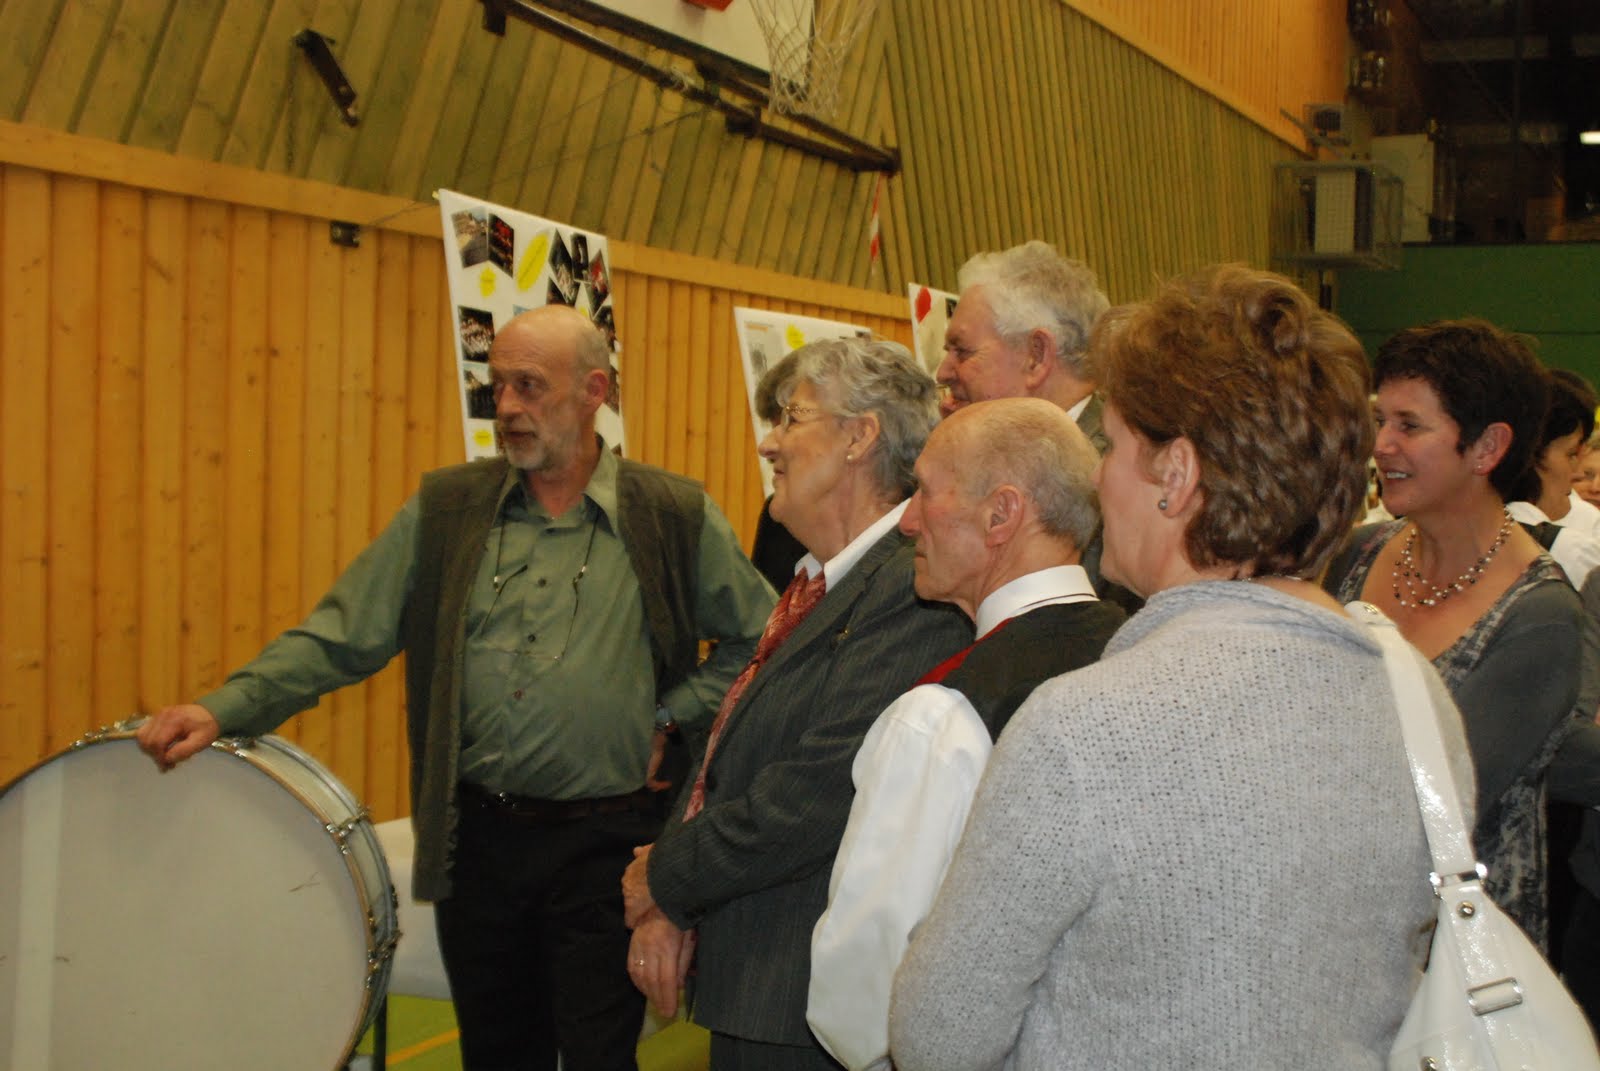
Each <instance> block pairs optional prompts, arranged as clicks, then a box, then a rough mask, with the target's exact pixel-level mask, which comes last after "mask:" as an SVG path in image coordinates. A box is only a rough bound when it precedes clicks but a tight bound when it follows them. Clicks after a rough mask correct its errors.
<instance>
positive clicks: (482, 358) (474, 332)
mask: <svg viewBox="0 0 1600 1071" xmlns="http://www.w3.org/2000/svg"><path fill="white" fill-rule="evenodd" d="M460 312H461V356H462V359H463V360H468V361H479V362H482V363H484V364H488V363H489V347H490V346H492V345H494V314H493V313H491V312H489V311H488V310H487V309H473V308H468V307H467V306H466V305H462V306H461V308H460Z"/></svg>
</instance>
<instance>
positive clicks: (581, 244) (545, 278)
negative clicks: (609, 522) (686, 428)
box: [439, 190, 623, 461]
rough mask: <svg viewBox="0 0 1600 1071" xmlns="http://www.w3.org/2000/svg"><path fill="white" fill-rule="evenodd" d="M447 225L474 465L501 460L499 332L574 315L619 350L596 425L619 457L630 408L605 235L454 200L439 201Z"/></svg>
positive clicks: (444, 194) (444, 193)
mask: <svg viewBox="0 0 1600 1071" xmlns="http://www.w3.org/2000/svg"><path fill="white" fill-rule="evenodd" d="M439 211H440V213H441V214H442V215H443V217H444V236H445V240H444V264H445V275H446V277H447V278H448V279H449V281H450V321H451V323H452V324H453V325H454V329H453V330H452V331H451V334H452V336H454V338H455V340H456V372H457V374H458V375H459V376H460V377H461V379H460V382H461V418H462V419H461V423H462V427H463V428H464V429H465V431H466V446H467V459H468V460H469V461H470V460H472V459H474V458H480V457H492V456H493V455H494V454H496V453H498V452H499V444H498V443H497V442H496V441H495V434H494V396H493V395H492V394H491V393H490V390H489V346H490V345H491V344H492V343H493V342H494V336H495V332H496V331H497V330H499V328H500V327H501V326H502V325H504V324H505V322H506V321H507V320H509V319H511V318H512V317H513V316H515V315H517V314H518V313H520V312H525V311H527V310H528V309H532V308H537V307H538V306H540V305H551V304H561V305H569V306H571V307H573V308H575V309H577V310H578V311H579V312H581V313H583V314H584V315H585V316H587V317H589V319H590V320H592V321H594V324H595V326H596V327H598V328H600V330H601V331H603V332H604V333H605V335H606V337H607V338H609V339H610V340H611V390H610V391H609V392H608V393H607V395H606V404H605V405H604V406H602V407H601V409H600V412H599V413H598V414H597V415H596V417H595V427H596V429H597V430H598V431H599V432H600V437H601V438H602V439H604V440H605V441H606V445H607V446H608V447H610V448H612V449H614V450H616V451H618V452H619V453H620V452H621V451H622V449H623V443H622V408H621V397H620V394H619V392H618V386H617V383H618V379H617V355H618V354H619V353H620V352H621V345H620V344H619V343H618V341H617V328H616V318H615V314H614V313H613V311H612V301H611V267H610V262H609V259H608V257H607V255H606V240H605V237H604V236H603V235H599V234H594V233H592V232H589V231H580V230H578V229H576V228H574V227H569V226H567V225H566V224H564V223H556V222H553V221H551V220H548V219H542V218H540V217H539V216H530V215H528V213H526V212H518V211H517V210H516V209H513V208H504V207H502V206H500V205H496V204H490V203H489V202H488V201H480V200H477V199H476V198H473V197H467V196H464V195H462V194H459V193H456V192H454V191H453V190H440V191H439Z"/></svg>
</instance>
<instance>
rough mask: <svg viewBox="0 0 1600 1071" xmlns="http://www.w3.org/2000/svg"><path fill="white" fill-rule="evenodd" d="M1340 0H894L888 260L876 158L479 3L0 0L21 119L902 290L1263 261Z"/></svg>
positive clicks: (887, 57) (848, 100)
mask: <svg viewBox="0 0 1600 1071" xmlns="http://www.w3.org/2000/svg"><path fill="white" fill-rule="evenodd" d="M662 2H663V3H669V2H670V3H676V2H678V0H662ZM1345 6H1346V5H1345V3H1344V0H883V2H882V4H881V7H880V10H879V14H878V17H877V18H876V20H875V22H874V24H873V26H872V28H871V31H870V32H869V33H868V34H867V35H866V37H865V38H864V40H863V41H862V42H861V43H860V44H859V45H858V46H857V51H856V53H855V54H854V55H853V56H852V59H851V61H850V62H849V63H848V64H847V65H846V67H845V71H844V74H843V78H842V81H843V83H844V93H843V99H844V103H843V105H842V106H841V114H840V115H839V116H837V117H836V121H837V122H838V123H839V124H840V125H841V126H843V127H844V128H845V129H847V130H849V131H850V132H851V133H853V134H855V135H857V136H859V137H863V138H866V139H868V140H870V141H874V142H877V143H880V144H886V145H892V146H897V147H898V148H899V149H900V151H901V153H902V156H903V159H904V163H905V170H904V172H903V173H902V174H901V175H900V176H898V177H897V178H895V179H893V180H891V181H890V182H889V183H888V184H887V187H886V190H885V196H884V198H883V206H882V208H883V211H882V229H883V235H884V258H883V261H882V262H881V263H880V264H878V265H877V266H874V265H873V263H872V262H871V261H870V260H869V258H868V254H867V240H866V235H867V229H868V223H869V218H870V213H871V205H872V197H873V191H874V188H875V185H876V177H875V176H873V175H855V174H852V173H850V172H848V171H846V170H844V169H842V168H840V167H839V166H837V165H834V164H825V163H822V162H820V161H818V160H816V159H814V158H811V157H808V156H805V155H803V154H801V153H799V152H796V151H795V150H791V149H786V148H781V147H779V146H776V145H771V144H767V143H765V142H762V141H759V140H753V139H746V138H744V137H741V136H738V135H735V134H731V133H729V132H728V131H727V130H726V128H725V126H724V124H723V122H722V120H721V119H720V118H719V117H717V116H715V115H711V114H708V113H707V112H706V111H705V110H704V109H703V108H701V107H699V106H697V105H692V104H690V103H688V102H687V101H686V100H685V99H684V98H683V97H681V96H679V95H677V94H675V93H671V92H666V91H662V90H659V89H657V88H656V87H655V86H654V85H653V84H650V83H647V82H645V81H643V80H642V79H640V78H638V77H636V76H634V75H632V74H629V73H627V72H625V71H622V70H621V69H619V68H617V67H614V66H612V65H610V64H608V63H606V62H605V61H603V60H600V59H598V58H595V57H592V56H590V55H588V54H587V53H584V52H582V51H581V50H579V49H577V48H576V47H575V46H571V45H567V44H564V43H562V42H560V41H559V40H557V39H556V38H554V37H552V36H550V35H548V34H542V33H539V32H537V31H535V30H534V29H533V28H532V27H530V26H528V25H526V24H524V23H519V22H515V21H513V22H512V23H511V24H510V25H509V26H508V27H507V32H506V36H505V37H503V38H500V37H495V36H493V35H491V34H489V33H487V32H486V31H484V30H483V29H482V27H481V12H482V8H481V5H480V4H478V3H476V2H473V0H447V2H424V0H403V2H401V0H393V2H381V3H365V4H361V3H356V2H354V0H230V2H227V3H224V2H223V0H141V2H139V3H121V4H110V3H105V2H103V0H0V42H3V43H4V44H3V45H0V47H3V48H4V49H6V55H7V59H8V62H7V63H6V64H0V118H6V119H11V120H15V121H19V122H24V123H28V124H30V125H37V126H43V127H46V128H48V129H52V130H61V131H67V132H76V133H81V134H86V135H90V136H93V137H97V138H103V139H107V140H112V141H118V142H123V143H126V144H129V145H134V146H140V147H145V148H151V149H157V150H161V151H164V152H169V153H177V154H180V155H183V156H186V157H192V158H195V159H201V160H210V161H214V162H223V163H231V164H236V165H240V166H244V167H249V168H253V169H259V170H263V171H267V172H271V173H274V174H282V175H289V176H295V177H302V178H309V179H313V180H316V181H320V182H326V183H329V184H332V185H337V186H343V187H350V188H358V189H364V190H368V191H373V192H379V193H387V194H392V195H396V196H399V197H402V198H405V199H407V200H416V199H425V198H427V197H428V196H429V194H430V193H431V191H432V190H434V189H436V188H438V187H440V186H447V187H450V188H453V189H459V190H462V191H463V192H466V193H469V194H472V195H475V196H481V197H484V198H486V199H489V200H493V201H496V202H498V203H502V204H509V205H514V206H516V207H518V208H520V209H523V210H525V211H529V212H533V213H536V214H539V215H544V216H548V217H551V218H554V219H561V220H565V221H569V222H571V223H573V224H574V225H576V226H580V227H585V228H588V229H591V230H596V231H599V232H601V233H604V234H608V235H610V236H612V237H613V238H617V239H622V240H625V241H631V242H636V243H639V244H641V245H649V246H651V247H654V248H660V249H672V250H678V251H681V252H686V253H693V254H697V255H699V256H705V257H713V258H716V259H718V260H724V261H730V262H733V263H738V264H742V265H746V266H750V267H758V268H764V269H768V270H775V271H781V272H785V273H788V274H793V275H802V276H806V277H808V278H816V279H823V280H828V281H832V282H839V283H844V284H848V285H852V286H856V287H865V288H871V289H876V290H881V291H886V292H889V293H903V292H904V288H905V283H906V282H907V281H912V280H914V281H917V282H924V283H931V284H934V285H938V286H943V287H946V288H948V287H951V286H953V284H954V281H955V273H956V269H957V267H958V266H959V265H960V264H961V262H962V261H963V260H964V259H965V258H966V257H967V256H969V255H970V254H972V253H973V252H976V251H979V250H982V249H994V248H1000V247H1003V246H1006V245H1011V244H1015V243H1017V242H1020V241H1025V240H1027V239H1029V238H1035V237H1041V238H1046V239H1048V240H1050V241H1053V242H1055V243H1056V244H1058V245H1059V246H1061V247H1062V248H1063V249H1065V250H1067V251H1069V252H1071V253H1072V254H1074V255H1076V256H1078V257H1081V258H1082V259H1084V260H1086V261H1087V262H1088V263H1090V264H1091V265H1093V266H1095V267H1096V268H1097V269H1099V271H1100V273H1101V275H1102V279H1103V281H1104V283H1105V284H1106V286H1107V289H1108V291H1109V292H1110V293H1111V294H1112V295H1113V297H1115V298H1117V299H1119V300H1121V299H1127V298H1132V297H1135V296H1138V295H1140V294H1143V293H1144V292H1145V291H1146V290H1147V288H1148V285H1149V282H1150V278H1151V276H1152V275H1153V274H1162V275H1170V274H1173V273H1176V272H1180V271H1184V270H1187V269H1190V268H1193V267H1196V266H1198V265H1200V264H1203V263H1206V262H1211V261H1218V260H1245V261H1249V262H1251V263H1255V264H1259V265H1265V264H1266V263H1267V261H1268V241H1267V227H1266V209H1265V202H1264V201H1263V200H1262V198H1263V197H1264V196H1265V192H1266V189H1267V175H1266V172H1267V171H1269V170H1270V166H1271V164H1273V163H1275V162H1278V161H1280V160H1286V159H1290V158H1292V157H1294V156H1295V155H1296V152H1297V150H1299V149H1301V148H1303V147H1304V145H1303V141H1302V139H1301V138H1300V136H1299V134H1298V132H1297V131H1295V130H1294V128H1293V127H1292V125H1291V124H1289V123H1287V122H1286V121H1285V120H1284V119H1283V118H1282V117H1281V116H1280V115H1279V109H1280V108H1287V109H1289V110H1290V112H1291V113H1293V114H1296V115H1298V114H1300V110H1301V108H1302V107H1303V106H1304V105H1305V104H1306V103H1308V102H1311V101H1329V100H1332V101H1338V100H1342V99H1343V95H1344V62H1345V46H1346V37H1345V30H1344V22H1343V20H1344V9H1345ZM302 27H313V28H315V29H317V30H319V31H320V32H322V33H323V34H325V35H327V36H329V37H331V38H333V39H334V42H335V45H334V47H335V51H336V53H337V55H338V57H339V60H340V62H341V64H342V66H343V68H344V70H345V72H346V73H347V74H348V76H349V78H350V81H351V83H352V84H353V85H354V86H355V88H356V90H357V92H358V94H359V97H358V108H359V111H360V113H361V115H362V122H361V124H360V125H359V126H357V127H354V128H352V127H348V126H345V125H344V124H343V123H341V122H340V121H339V118H338V116H337V114H336V112H335V111H334V109H333V107H332V106H331V104H330V102H329V99H328V95H327V92H326V90H325V89H324V88H323V86H322V85H321V83H320V82H319V81H318V80H317V78H316V76H315V75H314V74H313V73H312V72H311V70H310V68H309V66H308V65H307V64H306V62H305V61H304V59H303V58H302V57H301V56H300V54H299V52H298V50H297V49H295V47H294V46H293V45H292V44H291V43H290V39H291V38H292V36H293V35H294V34H295V33H296V32H297V31H298V30H300V29H301V28H302ZM599 36H601V37H603V38H606V39H608V40H611V41H612V42H614V43H620V44H622V45H624V46H625V47H626V48H628V49H631V50H632V51H634V52H637V53H644V52H647V51H648V50H646V49H645V48H644V47H643V46H642V45H639V44H637V43H634V42H626V41H622V40H621V39H620V38H618V37H616V36H615V35H613V34H610V33H608V32H605V31H600V32H599ZM651 58H652V59H654V60H656V61H658V62H668V60H667V58H666V57H665V56H664V55H663V54H661V53H653V54H651ZM672 62H675V63H676V65H677V66H678V67H679V68H680V69H683V70H684V71H685V72H686V73H689V74H691V75H692V72H689V71H688V64H687V63H686V62H683V61H672Z"/></svg>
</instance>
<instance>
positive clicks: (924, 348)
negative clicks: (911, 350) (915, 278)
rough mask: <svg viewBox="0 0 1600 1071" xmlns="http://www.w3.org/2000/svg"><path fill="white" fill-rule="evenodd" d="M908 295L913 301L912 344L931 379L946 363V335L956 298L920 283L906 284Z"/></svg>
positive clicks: (946, 292) (946, 291) (944, 291)
mask: <svg viewBox="0 0 1600 1071" xmlns="http://www.w3.org/2000/svg"><path fill="white" fill-rule="evenodd" d="M906 295H907V296H908V297H909V298H910V299H911V341H912V342H913V343H915V345H916V350H917V360H918V361H920V362H921V363H922V367H924V368H926V369H927V370H928V375H930V376H931V375H933V374H934V373H936V372H938V370H939V363H940V362H941V361H943V360H944V332H945V328H947V327H949V326H950V317H951V316H953V315H954V314H955V311H956V295H954V294H952V293H950V292H949V291H948V290H935V289H934V288H933V287H931V286H923V285H922V284H921V283H907V284H906Z"/></svg>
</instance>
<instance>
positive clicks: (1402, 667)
mask: <svg viewBox="0 0 1600 1071" xmlns="http://www.w3.org/2000/svg"><path fill="white" fill-rule="evenodd" d="M1345 611H1346V612H1347V613H1348V614H1349V615H1350V616H1351V617H1353V618H1355V619H1356V620H1357V621H1359V622H1361V623H1363V624H1365V625H1366V626H1367V631H1368V632H1369V634H1370V635H1371V636H1372V638H1373V639H1374V640H1376V641H1377V643H1378V646H1379V647H1380V648H1382V650H1383V668H1384V670H1385V671H1386V672H1387V674H1388V676H1389V687H1390V688H1391V689H1393V691H1394V698H1395V705H1396V706H1397V707H1399V711H1400V735H1401V737H1402V738H1403V739H1404V740H1405V744H1406V757H1407V759H1408V760H1409V761H1410V764H1411V783H1412V785H1413V786H1414V787H1415V788H1416V790H1417V805H1418V807H1419V808H1420V809H1421V811H1422V825H1423V828H1424V829H1425V830H1427V834H1428V851H1429V853H1430V854H1431V855H1432V856H1433V872H1434V881H1435V882H1436V883H1437V882H1438V881H1440V880H1441V879H1446V880H1447V879H1449V878H1452V877H1454V876H1456V875H1460V874H1466V873H1469V872H1472V873H1475V874H1476V873H1481V872H1480V870H1479V865H1478V857H1477V853H1476V852H1474V851H1473V848H1472V834H1471V832H1470V831H1469V830H1468V829H1467V825H1466V819H1465V817H1464V816H1463V813H1462V809H1461V793H1460V792H1459V790H1458V789H1457V787H1456V782H1455V778H1454V777H1452V776H1451V775H1450V761H1449V759H1448V758H1447V756H1446V755H1445V749H1444V737H1443V736H1442V735H1441V734H1440V732H1439V711H1438V709H1437V707H1436V706H1435V704H1434V702H1433V696H1432V694H1431V693H1430V692H1429V690H1428V684H1427V679H1426V678H1425V677H1424V676H1423V669H1422V667H1423V660H1422V655H1421V654H1420V653H1419V652H1418V651H1417V649H1416V648H1414V647H1412V646H1411V644H1410V643H1408V642H1406V639H1405V637H1404V636H1401V635H1400V630H1399V629H1397V628H1395V624H1394V622H1393V621H1391V620H1389V618H1388V617H1386V616H1385V615H1384V613H1383V611H1382V610H1379V609H1378V608H1377V607H1376V606H1373V605H1372V604H1371V603H1365V602H1353V603H1350V604H1349V605H1348V606H1347V607H1346V608H1345Z"/></svg>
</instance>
